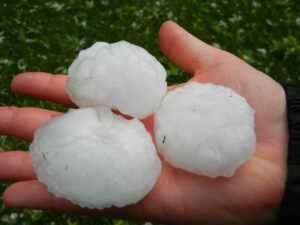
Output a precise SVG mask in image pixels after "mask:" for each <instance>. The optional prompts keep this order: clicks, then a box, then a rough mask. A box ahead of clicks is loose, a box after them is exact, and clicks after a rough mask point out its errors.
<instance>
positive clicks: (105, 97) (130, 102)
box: [66, 41, 167, 118]
mask: <svg viewBox="0 0 300 225" xmlns="http://www.w3.org/2000/svg"><path fill="white" fill-rule="evenodd" d="M68 74H69V75H68V80H67V86H66V90H67V92H68V94H69V96H70V98H71V99H72V101H73V102H74V103H75V104H76V105H78V106H80V107H95V106H99V105H106V106H109V107H110V108H112V109H117V110H119V111H120V112H121V113H123V114H126V115H129V116H133V117H135V118H145V117H147V116H149V115H150V114H152V113H153V111H155V110H156V109H157V108H158V107H159V105H160V103H161V100H162V98H163V96H164V95H165V94H166V91H167V83H166V71H165V69H164V68H163V66H162V65H161V64H160V63H159V62H158V61H157V60H156V59H155V58H154V57H153V56H152V55H150V54H149V53H148V52H147V51H146V50H145V49H143V48H141V47H138V46H136V45H133V44H130V43H128V42H126V41H120V42H117V43H114V44H108V43H106V42H96V43H95V44H94V45H93V46H91V47H90V48H88V49H85V50H83V51H81V52H80V53H79V55H78V57H77V58H76V59H75V60H74V62H73V63H72V65H71V66H70V68H69V71H68Z"/></svg>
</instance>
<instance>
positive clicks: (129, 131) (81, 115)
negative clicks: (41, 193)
mask: <svg viewBox="0 0 300 225" xmlns="http://www.w3.org/2000/svg"><path fill="white" fill-rule="evenodd" d="M30 154H31V156H32V160H33V166H34V170H35V172H36V173H37V176H38V179H39V180H40V181H41V182H43V183H44V184H46V185H47V187H48V190H49V191H50V192H52V193H53V194H55V196H57V197H62V198H66V199H68V200H70V201H72V202H73V203H75V204H78V205H80V206H81V207H89V208H98V209H102V208H104V207H110V206H119V207H122V206H124V205H127V204H131V203H136V202H138V201H139V200H140V199H142V198H143V197H144V196H145V195H146V194H147V193H148V192H149V191H150V190H151V189H152V187H153V186H154V184H155V182H156V179H157V177H158V175H159V173H160V169H161V164H160V160H159V158H158V156H157V154H156V149H155V146H154V144H153V142H152V139H151V136H150V134H149V133H148V132H147V131H146V130H145V128H144V125H143V124H142V123H141V122H140V121H139V120H137V119H132V120H126V119H124V118H123V117H121V116H118V115H115V114H114V113H112V112H111V110H110V109H109V108H107V107H103V106H102V107H99V108H96V109H95V108H82V109H75V110H71V111H69V112H68V113H67V114H65V115H63V116H61V117H57V118H55V119H53V120H52V121H50V122H48V123H46V124H44V125H43V126H41V127H40V128H39V129H38V130H37V132H36V133H35V136H34V141H33V142H32V144H31V145H30Z"/></svg>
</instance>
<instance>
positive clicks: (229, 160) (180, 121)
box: [154, 82, 256, 178]
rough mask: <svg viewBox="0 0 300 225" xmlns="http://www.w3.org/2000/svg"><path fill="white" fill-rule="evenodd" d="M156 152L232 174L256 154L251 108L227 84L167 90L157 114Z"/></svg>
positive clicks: (212, 173) (192, 166) (180, 163)
mask: <svg viewBox="0 0 300 225" xmlns="http://www.w3.org/2000/svg"><path fill="white" fill-rule="evenodd" d="M154 129H155V135H156V143H157V146H158V150H159V152H160V153H161V154H162V155H163V156H164V159H165V160H166V161H168V162H169V163H170V164H171V165H173V166H174V167H177V168H181V169H184V170H187V171H189V172H192V173H195V174H198V175H206V176H209V177H213V178H215V177H218V176H225V177H230V176H232V175H233V174H234V172H235V170H236V169H237V168H238V167H239V166H240V165H241V164H242V163H244V162H245V161H246V160H248V159H249V158H250V157H251V156H252V155H253V153H254V151H255V147H256V136H255V132H254V110H253V109H252V108H251V107H250V106H249V104H248V103H247V101H246V99H245V98H243V97H242V96H240V95H238V94H237V93H236V92H234V91H233V90H232V89H230V88H226V87H223V86H216V85H213V84H210V83H207V84H201V83H197V82H190V83H188V84H186V85H185V86H183V87H178V88H176V89H175V90H173V91H171V92H169V93H168V94H167V95H166V97H165V98H164V100H163V102H162V106H161V108H160V110H159V111H158V112H157V113H156V114H155V128H154Z"/></svg>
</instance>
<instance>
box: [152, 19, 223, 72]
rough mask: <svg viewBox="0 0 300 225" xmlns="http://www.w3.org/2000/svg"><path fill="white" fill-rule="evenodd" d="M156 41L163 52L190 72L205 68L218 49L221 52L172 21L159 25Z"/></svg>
mask: <svg viewBox="0 0 300 225" xmlns="http://www.w3.org/2000/svg"><path fill="white" fill-rule="evenodd" d="M158 41H159V46H160V49H161V50H162V52H163V54H164V55H165V56H166V57H167V58H168V59H169V60H170V61H171V62H173V63H174V64H176V65H177V66H179V67H180V68H182V69H183V70H185V71H187V72H189V73H191V74H196V72H197V71H198V70H201V69H205V67H207V66H209V65H210V64H212V63H213V62H214V60H215V59H216V58H215V57H216V54H218V51H219V52H222V51H220V50H218V49H216V48H214V47H212V46H210V45H208V44H206V43H204V42H202V41H200V40H199V39H197V38H196V37H194V36H193V35H191V34H190V33H188V32H187V31H185V30H184V29H183V28H182V27H180V26H179V25H177V24H176V23H174V22H172V21H167V22H165V23H164V24H163V25H162V26H161V28H160V31H159V34H158Z"/></svg>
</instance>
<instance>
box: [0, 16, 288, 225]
mask: <svg viewBox="0 0 300 225" xmlns="http://www.w3.org/2000/svg"><path fill="white" fill-rule="evenodd" d="M159 43H160V48H161V50H162V52H163V53H164V54H165V56H166V57H167V58H169V59H170V60H171V61H172V62H173V63H175V64H176V65H178V66H179V67H181V68H182V69H184V70H186V71H187V72H189V73H191V74H193V75H194V76H193V78H192V80H194V81H198V82H212V83H214V84H220V85H223V86H227V87H231V88H232V89H234V90H235V91H236V92H238V93H239V94H240V95H242V96H244V97H245V98H246V99H247V100H248V102H249V103H250V105H251V106H252V107H253V108H254V109H255V131H256V135H257V148H256V151H255V154H254V156H253V157H252V158H251V159H250V160H248V161H247V162H246V163H244V164H243V165H242V166H241V167H240V168H239V169H238V170H237V172H236V173H235V175H234V176H233V177H231V178H217V179H212V178H208V177H204V176H197V175H194V174H191V173H188V172H185V171H183V170H181V169H177V168H174V167H172V166H171V165H169V164H168V163H167V162H165V161H163V159H162V171H161V174H160V176H159V178H158V180H157V183H156V185H155V187H154V188H153V190H152V191H151V192H150V193H149V194H148V195H147V196H146V197H145V198H144V199H143V200H141V201H140V202H139V203H137V204H134V205H130V206H127V207H124V208H117V207H112V208H110V209H105V210H102V211H98V210H89V209H84V208H80V207H79V206H76V205H73V204H72V203H70V202H69V201H67V200H64V199H58V198H55V197H54V196H53V195H52V194H51V193H49V192H48V191H47V189H46V187H45V186H44V185H43V184H41V183H40V182H39V181H37V180H36V176H35V173H34V170H33V168H32V164H31V158H30V155H29V153H28V152H23V151H13V152H4V153H0V165H1V167H2V169H1V170H0V180H14V181H18V182H16V183H15V184H13V185H11V186H10V187H8V188H7V190H6V191H5V193H4V194H3V201H4V203H5V204H6V205H8V206H12V207H22V208H34V209H51V210H56V211H61V212H75V213H92V214H95V213H96V214H97V213H98V214H100V215H105V216H110V217H114V218H136V219H143V220H150V221H159V222H164V223H171V224H174V223H179V224H200V223H204V224H227V223H228V224H247V223H249V224H250V223H257V222H258V221H260V222H264V221H270V220H272V219H273V218H274V217H275V215H276V210H277V209H278V206H279V204H280V202H281V198H282V194H283V191H284V188H285V180H286V173H287V167H286V156H287V142H288V135H287V125H286V109H285V108H286V107H285V94H284V91H283V89H282V87H281V86H280V85H279V84H278V83H276V82H275V81H274V80H272V79H271V78H269V77H268V76H267V75H265V74H263V73H261V72H259V71H257V70H256V69H254V68H252V67H251V66H249V65H248V64H246V63H245V62H243V61H242V60H240V59H239V58H237V57H235V56H233V55H231V54H230V53H228V52H224V51H222V50H218V49H216V48H213V47H211V46H209V45H207V44H205V43H203V42H202V41H200V40H198V39H197V38H195V37H194V36H192V35H191V34H189V33H187V32H186V31H185V30H183V29H182V28H181V27H179V26H178V25H177V24H175V23H173V22H170V21H169V22H166V23H164V24H163V26H162V27H161V29H160V32H159ZM65 81H66V76H65V75H51V74H47V73H25V74H21V75H18V76H17V77H15V79H14V80H13V82H12V89H13V91H15V92H17V93H20V94H24V95H30V96H34V97H38V98H41V99H45V100H50V101H53V102H56V103H60V104H64V105H67V106H70V107H74V104H73V103H72V102H71V101H70V99H69V97H68V96H67V94H66V92H65ZM173 88H175V87H170V88H169V90H170V89H173ZM58 115H61V113H59V112H53V111H48V110H43V109H35V108H16V107H1V108H0V134H4V135H11V136H15V137H19V138H22V139H24V140H27V141H31V140H32V138H33V134H34V131H35V130H36V129H37V128H38V127H39V126H40V125H41V124H43V123H44V122H46V121H49V120H51V119H52V118H53V117H55V116H58ZM142 122H143V123H144V124H145V126H146V129H147V130H148V131H149V132H150V133H151V134H152V135H153V115H152V116H150V117H148V118H146V119H144V120H142Z"/></svg>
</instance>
